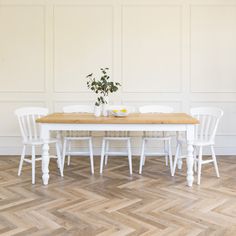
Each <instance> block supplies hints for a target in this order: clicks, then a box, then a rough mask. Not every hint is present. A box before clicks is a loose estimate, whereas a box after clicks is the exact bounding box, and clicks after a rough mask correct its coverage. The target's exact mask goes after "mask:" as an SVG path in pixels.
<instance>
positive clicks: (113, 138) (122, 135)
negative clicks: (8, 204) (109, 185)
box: [100, 105, 135, 175]
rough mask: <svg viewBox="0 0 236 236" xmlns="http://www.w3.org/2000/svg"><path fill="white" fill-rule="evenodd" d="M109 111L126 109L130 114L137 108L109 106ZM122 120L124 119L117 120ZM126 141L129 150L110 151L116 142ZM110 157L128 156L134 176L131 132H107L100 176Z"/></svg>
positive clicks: (104, 138) (102, 151) (103, 141)
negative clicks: (112, 144)
mask: <svg viewBox="0 0 236 236" xmlns="http://www.w3.org/2000/svg"><path fill="white" fill-rule="evenodd" d="M107 109H108V111H109V113H111V111H112V110H121V109H126V110H127V111H128V113H133V112H134V111H135V108H134V107H132V106H125V105H113V106H111V105H110V106H108V108H107ZM117 119H122V118H117ZM120 141H124V142H126V145H127V148H126V150H125V151H113V150H111V149H110V146H111V145H110V144H111V143H115V142H120ZM109 156H128V162H129V173H130V175H132V172H133V171H132V153H131V137H130V132H129V131H116V132H112V131H106V132H105V137H103V139H102V150H101V162H100V174H102V172H103V168H104V159H105V166H106V165H107V162H108V157H109Z"/></svg>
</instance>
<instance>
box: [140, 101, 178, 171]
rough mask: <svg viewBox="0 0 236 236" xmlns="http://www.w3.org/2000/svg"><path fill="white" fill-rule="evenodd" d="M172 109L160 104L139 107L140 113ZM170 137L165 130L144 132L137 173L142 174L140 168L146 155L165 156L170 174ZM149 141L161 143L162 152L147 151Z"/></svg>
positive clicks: (165, 111) (169, 110)
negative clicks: (159, 132)
mask: <svg viewBox="0 0 236 236" xmlns="http://www.w3.org/2000/svg"><path fill="white" fill-rule="evenodd" d="M173 111H174V109H173V108H172V107H169V106H160V105H146V106H142V107H140V108H139V112H140V113H171V112H173ZM171 139H172V137H171V136H170V135H167V134H166V133H165V132H161V135H160V134H158V133H157V132H144V135H143V138H142V149H141V155H140V164H139V174H142V169H143V166H144V164H145V159H146V156H163V155H164V156H165V163H166V166H168V159H169V162H170V172H171V175H172V166H173V163H172V152H171ZM150 141H156V142H161V143H163V144H164V145H163V146H164V147H163V152H147V151H146V145H147V143H148V142H150Z"/></svg>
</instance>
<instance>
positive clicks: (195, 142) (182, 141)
mask: <svg viewBox="0 0 236 236" xmlns="http://www.w3.org/2000/svg"><path fill="white" fill-rule="evenodd" d="M177 142H178V143H180V144H186V143H187V142H186V139H183V138H180V139H178V140H177ZM210 145H214V142H212V141H206V140H193V146H210Z"/></svg>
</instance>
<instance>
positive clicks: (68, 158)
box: [67, 141, 71, 166]
mask: <svg viewBox="0 0 236 236" xmlns="http://www.w3.org/2000/svg"><path fill="white" fill-rule="evenodd" d="M68 151H69V153H70V152H71V141H68ZM67 165H68V166H69V165H70V154H68V157H67Z"/></svg>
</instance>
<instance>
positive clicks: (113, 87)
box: [86, 68, 121, 106]
mask: <svg viewBox="0 0 236 236" xmlns="http://www.w3.org/2000/svg"><path fill="white" fill-rule="evenodd" d="M100 70H101V73H102V76H101V77H100V78H99V79H96V78H95V77H94V76H93V73H91V74H89V75H87V76H86V78H87V79H88V81H87V87H88V88H89V89H90V90H92V91H93V92H94V93H96V94H98V97H97V100H96V102H95V105H96V106H99V105H101V104H106V103H107V101H106V100H105V99H104V97H107V96H108V95H109V94H110V93H114V92H117V91H118V89H119V87H120V86H121V84H120V83H118V82H113V81H110V76H109V75H108V74H107V71H108V70H109V68H101V69H100Z"/></svg>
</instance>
